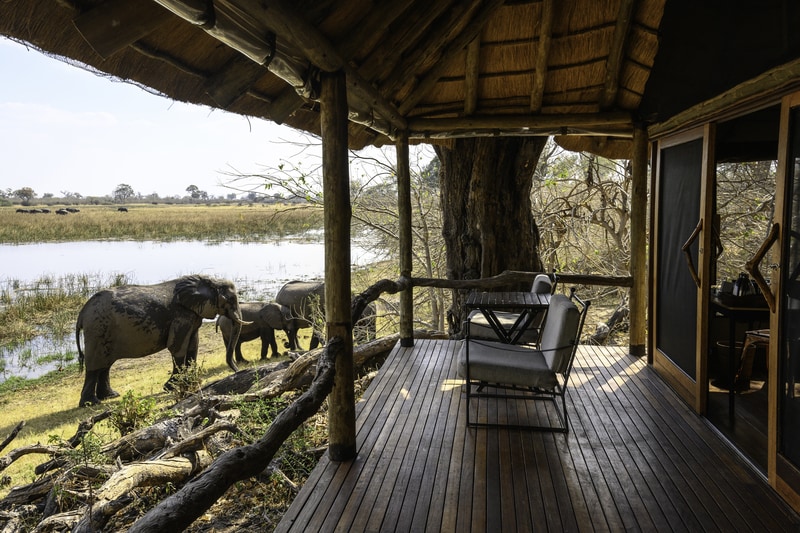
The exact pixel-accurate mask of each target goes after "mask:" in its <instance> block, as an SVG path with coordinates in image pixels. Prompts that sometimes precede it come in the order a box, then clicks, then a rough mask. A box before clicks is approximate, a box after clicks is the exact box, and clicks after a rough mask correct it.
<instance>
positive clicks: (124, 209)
mask: <svg viewBox="0 0 800 533" xmlns="http://www.w3.org/2000/svg"><path fill="white" fill-rule="evenodd" d="M80 211H81V210H80V209H78V208H76V207H64V208H61V209H56V210H55V211H50V209H47V208H44V207H43V208H36V209H24V208H19V209H17V213H29V214H31V215H35V214H37V213H44V214H47V213H51V212H54V213H55V214H56V215H69V214H70V213H80ZM117 211H119V212H120V213H127V212H128V208H127V207H118V208H117Z"/></svg>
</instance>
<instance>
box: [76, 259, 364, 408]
mask: <svg viewBox="0 0 800 533" xmlns="http://www.w3.org/2000/svg"><path fill="white" fill-rule="evenodd" d="M324 300H325V285H324V283H322V282H316V281H290V282H288V283H286V284H284V285H283V287H281V289H280V290H279V291H278V294H277V295H276V297H275V301H274V302H248V303H245V302H243V303H239V301H238V297H237V294H236V288H235V287H234V284H233V283H232V282H230V281H228V280H221V279H216V278H211V277H207V276H201V275H190V276H183V277H180V278H178V279H173V280H170V281H165V282H163V283H159V284H156V285H124V286H120V287H113V288H110V289H105V290H102V291H100V292H98V293H96V294H94V295H93V296H92V297H91V298H89V300H87V301H86V303H85V304H84V306H83V308H82V309H81V311H80V313H78V319H77V321H76V324H75V341H76V343H77V346H78V362H79V363H80V365H81V368H82V369H83V367H84V366H85V367H86V368H85V370H86V375H85V377H84V384H83V389H82V390H81V399H80V402H79V406H84V405H94V404H98V403H100V402H101V401H102V400H105V399H109V398H115V397H117V396H119V393H117V392H116V391H115V390H114V389H112V388H111V383H110V380H109V370H110V369H111V365H112V364H113V363H114V361H116V360H117V359H127V358H137V357H144V356H147V355H151V354H154V353H156V352H159V351H161V350H163V349H164V348H167V349H168V350H169V352H170V354H171V355H172V362H173V366H172V375H171V376H170V378H169V380H168V381H167V382H166V383H165V384H164V388H165V389H166V390H171V389H172V388H174V385H175V381H176V379H177V377H176V374H177V373H179V372H180V371H181V370H182V369H183V368H184V367H186V366H187V365H189V364H191V363H193V362H194V361H195V360H196V359H197V351H198V346H199V336H198V330H199V329H200V326H201V324H202V323H203V319H213V318H215V317H216V318H217V321H216V326H217V329H218V330H219V331H220V332H221V333H222V339H223V343H224V344H225V360H226V362H227V363H228V366H229V367H230V368H231V369H232V370H233V371H234V372H236V371H238V366H237V365H236V363H237V362H244V361H245V359H244V357H242V351H241V345H242V343H243V342H248V341H252V340H255V339H261V359H266V358H267V357H268V350H269V348H271V349H272V354H273V355H276V354H278V350H277V343H276V341H275V330H277V329H280V330H283V331H284V332H285V333H286V336H287V339H288V342H287V345H286V347H287V348H288V349H290V350H297V349H298V348H299V346H298V342H297V332H298V330H299V329H304V328H308V327H312V326H313V325H312V320H313V318H312V317H313V314H314V311H315V310H320V311H322V312H324V310H323V309H322V305H323V304H324ZM356 325H357V328H356V334H357V335H360V337H357V338H356V340H357V341H358V342H365V341H369V340H372V339H374V338H375V306H374V304H370V306H368V308H367V310H366V311H365V312H364V317H363V318H362V319H361V320H359V322H358V324H356ZM81 333H83V347H81ZM321 342H322V339H320V338H319V337H318V336H317V333H316V330H314V333H312V336H311V341H310V346H309V348H310V349H312V350H313V349H314V348H316V347H317V346H319V344H320V343H321Z"/></svg>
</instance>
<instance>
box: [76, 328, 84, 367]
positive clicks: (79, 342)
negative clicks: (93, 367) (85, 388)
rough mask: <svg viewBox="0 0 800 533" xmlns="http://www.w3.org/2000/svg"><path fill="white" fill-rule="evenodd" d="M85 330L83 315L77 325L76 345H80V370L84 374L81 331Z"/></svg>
mask: <svg viewBox="0 0 800 533" xmlns="http://www.w3.org/2000/svg"><path fill="white" fill-rule="evenodd" d="M82 330H83V315H82V314H79V315H78V321H77V322H76V323H75V344H77V345H78V369H79V371H80V372H83V349H82V348H81V331H82Z"/></svg>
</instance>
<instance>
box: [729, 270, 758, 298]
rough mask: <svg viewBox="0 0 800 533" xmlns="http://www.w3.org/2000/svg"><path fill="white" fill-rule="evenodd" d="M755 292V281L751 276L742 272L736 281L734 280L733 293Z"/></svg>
mask: <svg viewBox="0 0 800 533" xmlns="http://www.w3.org/2000/svg"><path fill="white" fill-rule="evenodd" d="M753 292H754V291H753V282H752V281H751V280H750V276H748V275H747V274H746V273H744V272H741V273H740V274H739V277H738V278H737V279H736V281H734V282H733V295H734V296H747V295H748V294H753Z"/></svg>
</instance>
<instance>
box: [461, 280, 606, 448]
mask: <svg viewBox="0 0 800 533" xmlns="http://www.w3.org/2000/svg"><path fill="white" fill-rule="evenodd" d="M590 303H591V302H589V301H585V302H584V301H583V300H581V299H580V298H578V297H577V295H575V291H574V289H572V290H571V293H570V297H569V298H568V297H566V296H564V295H561V294H557V295H554V296H553V297H552V299H551V301H550V308H549V309H548V311H547V316H546V318H545V323H544V327H543V328H542V337H541V343H540V346H539V347H538V348H535V349H534V348H531V347H528V346H522V345H511V344H504V343H500V342H494V341H488V340H483V339H478V340H476V339H471V338H470V336H469V328H467V332H468V333H467V338H466V340H465V341H464V346H463V348H462V351H461V355H460V359H459V374H461V375H462V377H464V378H465V379H466V383H465V388H466V393H465V396H466V418H467V426H468V427H504V428H514V429H529V430H535V431H555V432H562V433H567V432H568V431H569V418H568V415H567V403H566V395H567V385H568V383H569V375H570V372H571V371H572V365H573V363H574V361H575V354H576V353H577V348H578V343H579V341H580V336H581V332H582V331H583V324H584V322H585V320H586V313H587V310H588V309H589V305H590ZM576 304H577V305H576ZM578 305H580V306H581V308H580V309H579V308H578ZM487 388H488V389H492V391H486V390H485V389H487ZM473 389H474V390H473ZM494 390H499V391H503V392H493V391H494ZM507 391H511V392H510V393H509V392H507ZM473 398H504V399H517V400H533V401H536V400H547V401H550V402H552V403H553V405H554V406H555V411H556V414H557V415H558V418H559V421H560V425H557V426H551V425H515V424H511V425H507V424H497V423H484V422H477V421H472V420H471V419H470V408H471V403H472V402H471V400H472V399H473ZM559 398H560V404H561V405H560V409H559V400H558V399H559Z"/></svg>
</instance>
